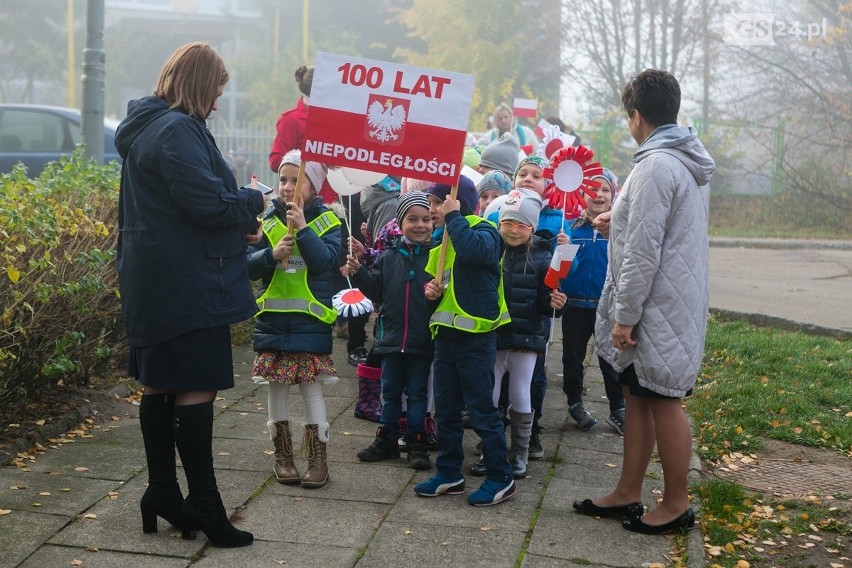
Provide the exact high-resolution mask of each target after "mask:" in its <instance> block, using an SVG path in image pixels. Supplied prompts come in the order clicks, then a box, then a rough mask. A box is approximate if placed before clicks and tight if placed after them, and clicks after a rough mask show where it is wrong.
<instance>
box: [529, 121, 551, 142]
mask: <svg viewBox="0 0 852 568" xmlns="http://www.w3.org/2000/svg"><path fill="white" fill-rule="evenodd" d="M548 126H553V125H552V124H550V123H549V122H547V121H546V120H544V119H543V118H542V119H541V120H539V121H538V124H536V125H535V130H533V132H534V133H535V135H536V137H538V139H539V140H543V139H544V130H545V128H547V127H548Z"/></svg>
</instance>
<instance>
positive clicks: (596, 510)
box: [574, 499, 645, 519]
mask: <svg viewBox="0 0 852 568" xmlns="http://www.w3.org/2000/svg"><path fill="white" fill-rule="evenodd" d="M574 510H575V511H577V512H578V513H580V514H581V515H589V516H590V517H605V518H608V519H629V518H631V517H641V516H642V513H644V512H645V507H644V505H642V503H641V502H638V501H637V502H636V503H628V504H627V505H615V506H613V507H601V506H599V505H595V504H594V503H592V500H591V499H583V500H582V501H574Z"/></svg>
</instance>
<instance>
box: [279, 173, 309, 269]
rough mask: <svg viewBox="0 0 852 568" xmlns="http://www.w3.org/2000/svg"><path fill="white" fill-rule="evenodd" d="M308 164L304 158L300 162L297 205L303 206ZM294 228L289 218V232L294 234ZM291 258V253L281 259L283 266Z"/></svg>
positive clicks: (295, 195) (296, 193)
mask: <svg viewBox="0 0 852 568" xmlns="http://www.w3.org/2000/svg"><path fill="white" fill-rule="evenodd" d="M306 164H307V162H306V161H305V160H302V161H301V163H300V164H299V175H298V176H297V177H296V192H295V194H294V195H293V204H294V205H296V207H301V206H302V203H301V202H302V180H303V179H305V165H306ZM294 229H295V227H293V225H292V224H291V223H290V222H289V220H288V221H287V234H288V235H291V236H292V235H293V234H294V233H295V232H296V231H295V230H294ZM289 260H290V255H289V254H288V255H287V256H285V257H284V258H282V259H281V266H283V267H284V268H287V262H288V261H289Z"/></svg>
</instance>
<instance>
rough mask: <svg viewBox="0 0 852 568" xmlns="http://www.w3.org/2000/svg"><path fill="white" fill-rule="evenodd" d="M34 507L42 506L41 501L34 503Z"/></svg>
mask: <svg viewBox="0 0 852 568" xmlns="http://www.w3.org/2000/svg"><path fill="white" fill-rule="evenodd" d="M33 507H41V503H38V502H35V503H33Z"/></svg>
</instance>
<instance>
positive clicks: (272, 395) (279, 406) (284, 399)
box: [268, 381, 328, 424]
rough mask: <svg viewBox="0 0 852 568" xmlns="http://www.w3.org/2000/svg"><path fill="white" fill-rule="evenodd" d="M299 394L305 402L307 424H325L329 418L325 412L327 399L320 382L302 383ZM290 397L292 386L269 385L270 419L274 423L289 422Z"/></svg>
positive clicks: (273, 383) (272, 383) (274, 383)
mask: <svg viewBox="0 0 852 568" xmlns="http://www.w3.org/2000/svg"><path fill="white" fill-rule="evenodd" d="M299 392H300V393H302V400H304V401H305V424H324V423H325V422H326V421H327V420H328V417H327V415H326V411H325V399H324V398H323V396H322V385H321V384H320V383H319V381H315V382H313V383H301V384H300V385H299ZM289 396H290V385H285V384H284V383H276V382H270V383H269V404H268V407H269V419H270V420H271V421H272V422H281V421H283V420H289V418H290V412H289V409H288V408H287V403H288V399H289Z"/></svg>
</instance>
